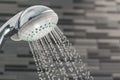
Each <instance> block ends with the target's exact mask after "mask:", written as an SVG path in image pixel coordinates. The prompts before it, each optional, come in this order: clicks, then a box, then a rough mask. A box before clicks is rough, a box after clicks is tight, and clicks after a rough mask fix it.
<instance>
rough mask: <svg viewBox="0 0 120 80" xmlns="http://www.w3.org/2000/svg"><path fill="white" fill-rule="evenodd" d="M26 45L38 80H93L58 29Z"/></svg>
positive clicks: (79, 57)
mask: <svg viewBox="0 0 120 80" xmlns="http://www.w3.org/2000/svg"><path fill="white" fill-rule="evenodd" d="M28 43H29V46H30V49H31V51H32V54H33V58H34V61H35V64H36V67H37V72H38V75H39V79H40V80H93V77H92V76H90V72H89V71H88V70H87V68H86V65H85V63H84V62H83V61H82V59H81V56H80V54H79V53H77V52H76V50H75V48H74V47H73V46H72V44H71V43H70V42H69V40H68V39H67V38H66V36H65V35H64V34H63V33H62V32H61V30H60V29H59V28H58V27H55V28H54V29H53V30H52V31H51V32H50V33H49V34H47V35H46V36H44V37H43V38H41V39H39V40H37V41H32V42H28Z"/></svg>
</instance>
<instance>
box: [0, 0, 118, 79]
mask: <svg viewBox="0 0 120 80" xmlns="http://www.w3.org/2000/svg"><path fill="white" fill-rule="evenodd" d="M36 4H37V5H40V4H41V5H46V6H49V7H51V8H52V9H54V10H55V11H56V13H58V15H59V23H58V25H59V28H60V29H61V30H63V32H64V33H65V35H66V36H67V37H68V39H69V40H70V41H71V42H72V43H73V45H74V46H75V47H76V49H77V51H78V52H79V53H80V55H81V56H82V57H83V59H84V61H85V62H86V63H87V64H88V67H89V69H90V71H91V74H92V75H93V76H94V78H95V80H120V0H0V25H2V24H4V23H5V22H6V21H7V20H8V19H9V18H11V17H12V16H13V15H15V14H16V13H17V12H19V11H21V10H23V9H25V8H27V7H29V6H32V5H36ZM0 80H38V76H37V73H36V67H35V64H34V61H33V58H32V54H31V53H30V51H29V47H28V44H27V42H14V41H12V40H10V39H9V38H8V39H7V41H6V43H5V45H4V46H3V48H2V50H1V51H0Z"/></svg>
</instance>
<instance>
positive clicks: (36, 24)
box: [11, 6, 58, 41]
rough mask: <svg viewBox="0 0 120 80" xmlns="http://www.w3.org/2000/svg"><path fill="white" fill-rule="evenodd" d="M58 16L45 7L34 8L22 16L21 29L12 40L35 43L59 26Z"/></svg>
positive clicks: (27, 10)
mask: <svg viewBox="0 0 120 80" xmlns="http://www.w3.org/2000/svg"><path fill="white" fill-rule="evenodd" d="M57 21H58V16H57V14H56V13H55V12H54V11H53V10H52V9H50V8H48V7H45V6H33V7H30V8H28V9H26V10H25V11H24V12H23V13H22V15H21V16H20V29H19V30H18V33H17V34H14V35H13V36H12V37H11V39H12V40H14V41H20V40H25V41H35V40H38V39H40V38H42V37H43V36H45V35H46V34H48V33H49V32H50V31H51V30H52V29H53V28H54V27H55V26H56V24H57Z"/></svg>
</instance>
